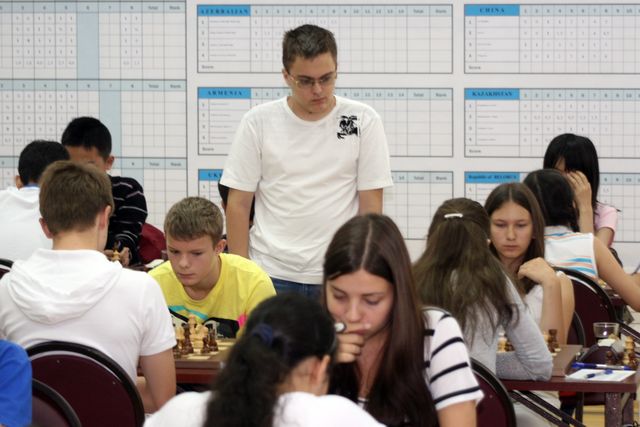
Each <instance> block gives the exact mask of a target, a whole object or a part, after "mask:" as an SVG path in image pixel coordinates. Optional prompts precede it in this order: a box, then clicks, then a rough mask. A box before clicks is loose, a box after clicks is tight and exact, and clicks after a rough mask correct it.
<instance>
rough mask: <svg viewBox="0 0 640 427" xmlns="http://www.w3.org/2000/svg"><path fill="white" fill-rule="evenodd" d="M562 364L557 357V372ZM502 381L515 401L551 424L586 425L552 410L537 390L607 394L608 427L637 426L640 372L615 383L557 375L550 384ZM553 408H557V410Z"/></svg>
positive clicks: (555, 359)
mask: <svg viewBox="0 0 640 427" xmlns="http://www.w3.org/2000/svg"><path fill="white" fill-rule="evenodd" d="M567 347H575V346H567ZM569 351H571V352H575V349H570V350H569ZM556 361H558V362H556ZM560 363H564V361H559V359H558V357H556V358H554V372H557V371H558V370H559V369H560V368H561V367H560V366H556V365H559V364H560ZM501 381H502V383H503V384H504V386H505V387H506V388H507V390H509V392H510V394H511V396H512V398H514V400H516V401H519V402H521V403H522V404H524V405H525V406H527V407H529V408H530V409H532V410H533V411H535V412H537V413H538V414H540V415H541V416H543V417H545V418H547V419H548V420H549V421H552V422H554V423H555V424H556V425H575V426H583V425H584V424H582V423H580V422H578V421H577V420H574V419H573V418H570V417H568V416H567V415H565V414H562V413H560V411H559V410H558V409H557V408H553V407H551V405H549V404H548V403H547V402H545V401H544V400H542V399H540V398H539V397H538V396H536V395H535V394H534V393H533V391H573V392H577V393H604V395H605V426H606V427H614V426H615V427H619V426H621V425H622V423H633V402H634V401H635V393H636V390H637V389H638V385H639V384H640V373H638V372H636V374H635V375H632V376H630V377H629V378H626V379H625V380H624V381H615V382H607V381H589V380H571V379H567V378H566V377H564V376H554V377H551V379H550V380H548V381H523V380H501ZM552 409H555V411H554V410H552ZM548 414H553V415H551V416H552V417H553V416H555V420H552V419H551V418H549V416H547V415H548Z"/></svg>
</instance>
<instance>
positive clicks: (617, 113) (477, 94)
mask: <svg viewBox="0 0 640 427" xmlns="http://www.w3.org/2000/svg"><path fill="white" fill-rule="evenodd" d="M567 132H569V133H575V134H579V135H584V136H586V137H588V138H590V139H591V140H592V141H593V143H594V144H595V146H596V148H597V150H598V156H599V157H601V158H638V157H640V145H639V144H638V143H637V141H638V140H640V90H639V89H506V88H505V89H496V88H492V89H466V90H465V155H466V156H468V157H542V156H543V155H544V152H545V150H546V147H547V145H548V144H549V142H550V141H551V140H552V139H553V138H554V137H555V136H556V135H560V134H563V133H567Z"/></svg>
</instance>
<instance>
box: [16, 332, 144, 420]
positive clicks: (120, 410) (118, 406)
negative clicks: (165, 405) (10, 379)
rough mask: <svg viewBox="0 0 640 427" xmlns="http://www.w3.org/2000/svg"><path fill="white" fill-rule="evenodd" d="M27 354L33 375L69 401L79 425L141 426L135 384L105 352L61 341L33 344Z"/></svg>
mask: <svg viewBox="0 0 640 427" xmlns="http://www.w3.org/2000/svg"><path fill="white" fill-rule="evenodd" d="M27 354H28V355H29V358H30V359H31V368H32V371H33V378H35V379H37V380H39V381H41V382H43V383H45V384H46V385H48V386H49V387H51V388H53V389H54V390H55V391H56V392H58V393H59V394H60V395H61V396H62V397H63V398H64V399H65V400H66V401H67V402H69V404H70V405H71V407H72V408H73V410H74V411H75V412H76V414H77V415H78V418H79V419H80V422H81V423H82V425H84V426H92V427H103V426H104V427H106V426H116V425H117V426H122V427H139V426H142V423H143V422H144V409H143V406H142V401H141V399H140V395H139V394H138V391H137V389H136V386H135V384H134V382H133V380H132V379H131V378H129V376H128V375H127V374H126V372H125V371H124V370H123V369H122V368H121V367H120V366H119V365H118V364H117V363H116V362H115V361H114V360H113V359H111V358H110V357H109V356H107V355H106V354H104V353H102V352H101V351H99V350H96V349H94V348H92V347H89V346H86V345H82V344H76V343H69V342H62V341H48V342H44V343H41V344H37V345H35V346H33V347H31V348H29V349H27Z"/></svg>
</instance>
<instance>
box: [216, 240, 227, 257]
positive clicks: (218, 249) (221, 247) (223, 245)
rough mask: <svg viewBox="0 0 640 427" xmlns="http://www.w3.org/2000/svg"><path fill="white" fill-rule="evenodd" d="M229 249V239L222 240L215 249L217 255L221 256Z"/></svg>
mask: <svg viewBox="0 0 640 427" xmlns="http://www.w3.org/2000/svg"><path fill="white" fill-rule="evenodd" d="M226 247H227V239H220V240H218V243H216V246H215V247H214V248H213V249H214V251H215V253H216V254H221V253H222V252H223V251H224V248H226Z"/></svg>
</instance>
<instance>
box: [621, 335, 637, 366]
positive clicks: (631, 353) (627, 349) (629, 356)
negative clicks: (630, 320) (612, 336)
mask: <svg viewBox="0 0 640 427" xmlns="http://www.w3.org/2000/svg"><path fill="white" fill-rule="evenodd" d="M622 364H623V365H624V366H628V367H630V368H631V369H637V367H638V361H637V359H636V350H635V345H634V343H633V338H631V337H627V338H625V340H624V356H622Z"/></svg>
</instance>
